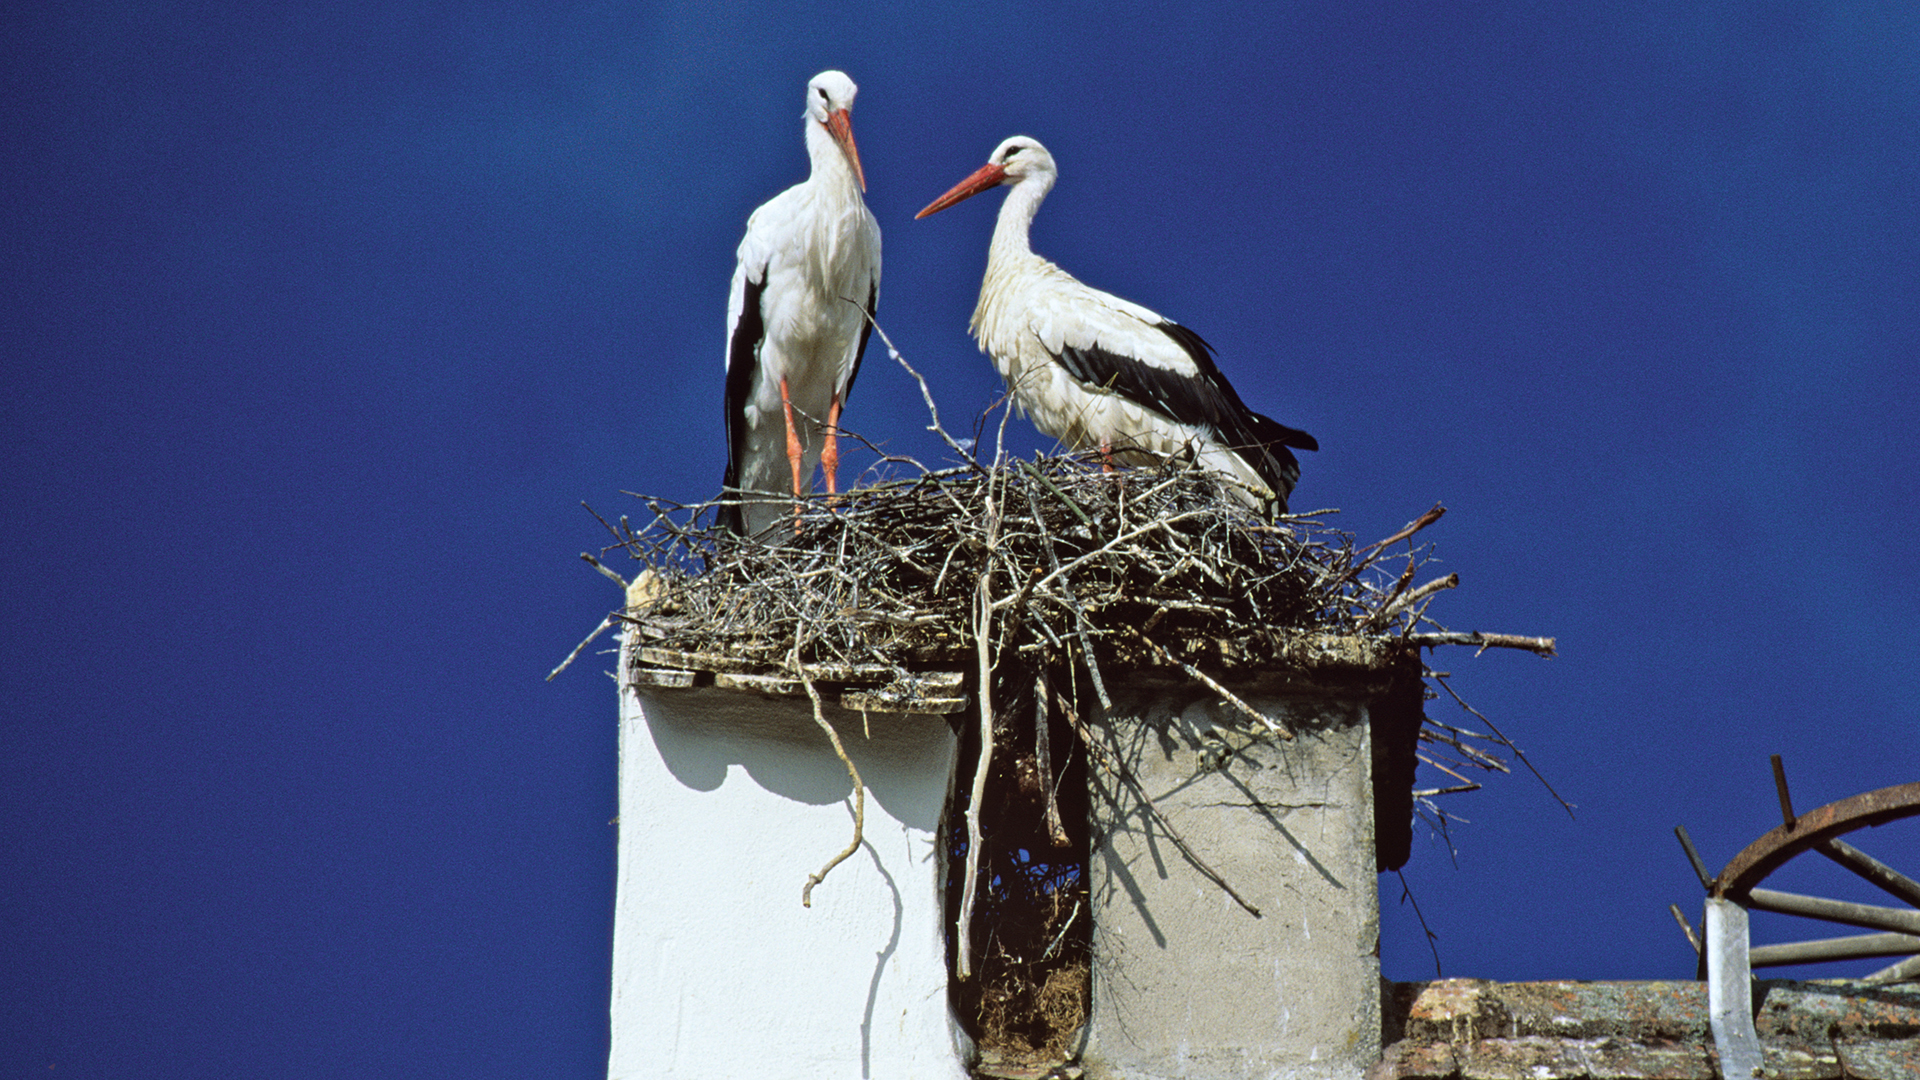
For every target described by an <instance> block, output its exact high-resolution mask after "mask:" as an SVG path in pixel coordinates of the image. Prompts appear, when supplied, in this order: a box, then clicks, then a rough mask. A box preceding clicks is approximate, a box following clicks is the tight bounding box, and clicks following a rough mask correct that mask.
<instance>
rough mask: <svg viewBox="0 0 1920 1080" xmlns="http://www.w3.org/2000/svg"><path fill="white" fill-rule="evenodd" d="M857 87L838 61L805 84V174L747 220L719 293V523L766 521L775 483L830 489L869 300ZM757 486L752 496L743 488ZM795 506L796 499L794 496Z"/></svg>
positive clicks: (739, 526) (868, 224)
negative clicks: (816, 476)
mask: <svg viewBox="0 0 1920 1080" xmlns="http://www.w3.org/2000/svg"><path fill="white" fill-rule="evenodd" d="M857 92H858V88H857V87H855V86H854V85H853V80H852V79H849V78H847V77H846V75H844V74H842V73H841V72H838V71H823V72H821V73H820V74H818V75H815V76H814V77H813V79H812V81H810V82H809V83H807V112H806V139H807V156H808V157H809V158H810V159H811V160H812V163H813V171H812V173H811V174H810V175H809V176H808V177H807V179H806V180H805V181H803V182H801V183H798V184H795V185H794V186H792V187H790V188H788V189H787V190H785V191H783V192H781V193H780V194H778V195H776V196H774V197H773V198H772V199H770V200H768V201H767V202H766V203H765V204H763V205H762V206H761V207H760V208H759V209H758V210H755V211H754V212H753V216H751V217H749V218H748V219H747V235H746V238H745V239H743V240H741V241H740V252H739V264H738V265H737V266H736V267H735V268H734V271H733V290H732V293H731V295H730V296H729V297H728V300H727V406H726V410H727V475H726V479H725V480H724V481H723V484H724V486H725V487H726V488H727V489H728V492H729V493H733V492H746V493H749V496H748V497H747V498H745V499H742V500H739V501H727V502H724V503H722V505H721V510H720V521H721V524H723V525H725V526H726V527H728V528H730V529H732V530H733V531H734V532H736V533H739V534H742V535H746V536H754V535H758V534H760V533H761V532H762V531H764V530H765V529H766V528H767V527H768V526H769V525H771V524H773V523H774V522H775V521H777V520H778V519H779V518H780V516H781V514H782V510H781V507H780V506H779V503H778V502H777V501H776V500H775V498H774V496H775V495H776V493H779V492H782V491H787V490H791V491H792V492H793V495H794V496H795V497H796V498H798V497H799V496H801V495H804V494H805V493H806V492H808V491H810V490H812V481H813V468H814V466H815V465H816V464H818V465H820V466H821V468H822V470H823V471H824V472H825V474H826V481H827V490H828V491H829V492H831V491H835V490H836V488H835V486H834V472H835V470H836V469H838V468H839V464H840V451H839V445H838V440H837V438H836V434H837V425H838V424H839V422H840V410H841V408H842V407H844V406H845V405H846V403H847V392H848V390H850V389H851V388H852V386H853V377H854V374H855V373H856V372H858V371H859V370H860V354H861V353H862V352H863V351H865V349H866V347H867V333H868V330H869V327H870V326H871V324H870V323H868V322H867V319H866V314H865V312H870V311H872V310H873V309H874V305H875V304H876V303H878V301H879V299H880V225H879V223H878V222H876V221H874V220H873V214H872V213H871V212H870V211H869V210H868V209H867V204H866V203H865V202H864V201H863V200H862V199H861V197H860V194H861V192H863V191H865V190H866V188H867V181H866V176H865V174H864V173H862V172H861V169H860V152H859V151H858V150H857V149H855V147H854V143H853V122H852V119H851V114H852V111H853V96H854V94H855V93H857ZM755 495H757V496H758V498H757V499H756V498H754V497H753V496H755ZM795 513H796V514H797V513H798V507H797V506H796V507H795Z"/></svg>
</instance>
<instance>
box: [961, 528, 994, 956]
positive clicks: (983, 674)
mask: <svg viewBox="0 0 1920 1080" xmlns="http://www.w3.org/2000/svg"><path fill="white" fill-rule="evenodd" d="M987 513H988V515H989V521H988V526H987V528H988V536H989V538H990V539H989V543H988V562H987V566H986V569H985V570H983V571H982V572H981V574H980V581H979V583H978V584H977V585H976V586H975V587H974V592H973V596H974V602H973V612H974V614H973V618H974V622H973V646H974V654H975V657H976V658H977V660H978V663H979V673H980V689H979V691H978V692H977V693H976V694H975V695H974V696H975V698H976V699H977V701H978V704H979V706H980V760H979V762H978V763H977V764H976V765H975V766H974V769H973V788H972V791H971V792H970V794H969V798H968V799H967V863H966V875H967V876H966V878H965V880H964V881H963V882H962V883H961V886H960V919H959V923H958V925H956V926H955V928H954V946H953V947H954V955H955V958H956V962H955V967H957V968H958V969H959V975H960V978H961V979H962V980H963V981H964V980H966V979H970V978H972V977H973V902H974V897H975V894H976V893H977V892H978V890H979V884H980V844H981V830H980V804H981V803H983V802H985V801H986V797H987V770H988V768H989V766H991V764H992V762H993V657H992V656H991V655H990V648H991V646H990V642H991V640H992V638H991V634H992V627H993V603H992V596H993V562H992V542H991V538H992V537H993V536H994V533H995V532H996V531H997V527H998V524H999V523H998V520H997V519H998V515H997V514H995V513H994V510H993V503H992V501H991V499H989V501H988V503H987Z"/></svg>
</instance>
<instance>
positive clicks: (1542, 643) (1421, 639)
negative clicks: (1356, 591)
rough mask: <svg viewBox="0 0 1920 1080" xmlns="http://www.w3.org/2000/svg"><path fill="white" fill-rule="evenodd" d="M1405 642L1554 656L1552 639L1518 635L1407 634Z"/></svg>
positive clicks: (1478, 633) (1467, 633)
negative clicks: (1472, 646)
mask: <svg viewBox="0 0 1920 1080" xmlns="http://www.w3.org/2000/svg"><path fill="white" fill-rule="evenodd" d="M1407 640H1408V641H1411V642H1413V643H1414V644H1415V645H1426V646H1436V645H1477V646H1479V647H1480V651H1481V652H1485V651H1486V650H1488V649H1525V650H1527V651H1528V652H1531V653H1538V654H1539V655H1541V656H1554V655H1556V654H1555V652H1554V639H1553V638H1550V637H1522V636H1520V635H1519V634H1487V633H1482V632H1481V631H1478V630H1472V631H1467V632H1465V633H1462V632H1460V631H1457V630H1447V631H1441V632H1438V633H1419V634H1408V635H1407ZM1476 655H1478V654H1476Z"/></svg>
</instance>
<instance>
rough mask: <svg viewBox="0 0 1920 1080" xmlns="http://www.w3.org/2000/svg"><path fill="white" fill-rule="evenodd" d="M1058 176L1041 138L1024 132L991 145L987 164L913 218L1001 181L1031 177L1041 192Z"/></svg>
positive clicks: (1017, 180) (1009, 181) (979, 191)
mask: <svg viewBox="0 0 1920 1080" xmlns="http://www.w3.org/2000/svg"><path fill="white" fill-rule="evenodd" d="M1059 175H1060V173H1059V171H1058V170H1057V169H1055V168H1054V164H1053V155H1052V154H1049V153H1047V148H1046V147H1044V146H1041V145H1040V140H1038V139H1034V138H1030V137H1028V136H1026V135H1015V136H1014V137H1012V138H1010V139H1007V140H1006V141H1004V142H1002V143H1001V144H1000V145H999V146H996V147H994V148H993V153H992V154H990V155H988V157H987V163H986V164H985V165H982V166H980V168H979V169H978V170H976V171H975V172H974V174H973V175H972V176H969V177H967V178H966V179H965V180H962V181H960V182H959V183H958V184H955V185H954V186H953V189H952V190H951V191H948V192H947V193H946V194H945V195H942V196H940V197H939V198H937V199H935V200H933V202H931V203H929V204H927V208H926V209H925V210H922V211H920V212H919V213H917V214H915V215H913V216H914V217H915V218H916V219H918V218H923V217H926V216H927V215H928V214H937V213H939V212H940V211H942V210H945V209H946V208H947V207H949V206H952V205H953V204H954V203H957V202H961V201H964V200H966V199H971V198H973V197H974V196H975V195H978V194H980V193H981V192H983V191H986V190H987V189H988V188H996V187H999V186H1000V185H1002V184H1018V183H1020V182H1021V181H1023V180H1028V179H1032V180H1033V181H1034V182H1036V183H1037V184H1039V185H1040V191H1041V193H1042V194H1044V193H1045V191H1046V190H1047V189H1049V188H1051V187H1053V181H1054V180H1055V179H1056V178H1057V177H1058V176H1059Z"/></svg>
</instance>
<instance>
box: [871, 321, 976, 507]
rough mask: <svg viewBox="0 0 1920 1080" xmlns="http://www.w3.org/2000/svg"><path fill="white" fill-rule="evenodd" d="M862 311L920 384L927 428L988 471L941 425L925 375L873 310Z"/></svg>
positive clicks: (964, 459) (884, 342)
mask: <svg viewBox="0 0 1920 1080" xmlns="http://www.w3.org/2000/svg"><path fill="white" fill-rule="evenodd" d="M861 313H862V314H864V315H865V316H866V317H867V323H868V325H870V326H872V327H873V332H874V333H876V334H879V335H880V341H881V343H882V344H884V345H886V347H887V355H888V356H891V357H893V358H894V360H895V361H896V362H898V363H899V365H900V366H901V367H903V368H906V369H907V374H909V375H911V376H913V381H914V382H917V383H919V384H920V396H921V397H922V398H924V399H925V400H926V403H927V415H928V417H930V418H931V419H932V421H933V422H932V423H930V424H928V425H927V430H928V431H931V432H933V433H934V434H936V435H938V436H940V438H941V439H943V440H945V441H946V444H947V445H948V446H949V447H952V448H953V452H954V453H956V454H959V455H960V459H961V460H962V461H965V462H966V463H967V464H968V465H969V466H971V467H973V469H974V470H976V471H978V472H983V473H984V472H986V471H987V469H986V466H984V465H982V464H980V462H979V460H978V459H976V458H975V457H974V456H973V454H972V452H971V451H969V450H968V449H967V448H966V447H964V446H961V445H960V444H959V442H957V441H956V440H955V439H954V437H953V436H951V435H949V434H947V429H946V428H944V427H941V426H940V407H939V406H938V405H935V404H934V403H933V391H932V390H931V389H929V388H928V387H927V380H926V379H925V377H923V376H922V375H921V374H920V373H919V372H918V371H916V370H914V367H913V365H912V364H909V363H907V358H906V357H904V356H901V355H900V350H899V349H896V348H894V347H893V339H892V338H890V337H888V336H887V332H886V331H885V330H882V329H881V328H880V324H879V322H877V321H876V320H875V319H874V317H873V312H871V311H867V310H866V309H865V308H862V309H861Z"/></svg>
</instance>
